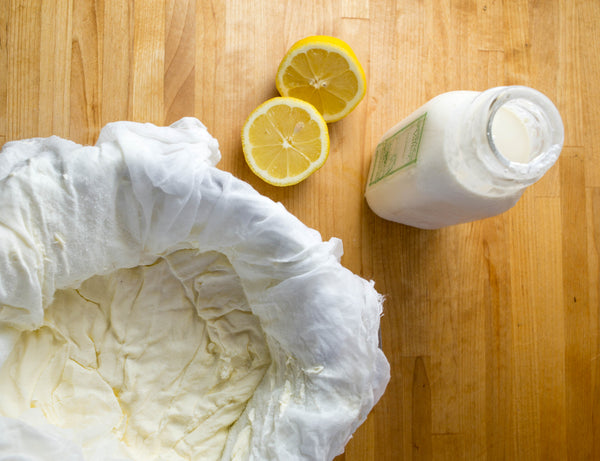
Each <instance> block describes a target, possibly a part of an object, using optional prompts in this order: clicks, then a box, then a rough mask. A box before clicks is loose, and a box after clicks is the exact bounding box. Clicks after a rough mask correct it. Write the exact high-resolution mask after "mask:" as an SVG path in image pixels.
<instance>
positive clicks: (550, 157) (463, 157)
mask: <svg viewBox="0 0 600 461" xmlns="http://www.w3.org/2000/svg"><path fill="white" fill-rule="evenodd" d="M563 140H564V128H563V124H562V120H561V117H560V114H559V112H558V110H557V109H556V107H555V106H554V104H553V103H552V102H551V101H550V100H549V99H548V98H547V97H546V96H544V95H543V94H542V93H540V92H539V91H537V90H534V89H532V88H528V87H524V86H506V87H497V88H491V89H489V90H486V91H483V92H476V91H452V92H449V93H444V94H441V95H439V96H437V97H435V98H433V99H432V100H430V101H429V102H427V103H425V104H424V105H423V106H422V107H420V108H419V109H417V110H416V111H415V112H413V113H412V114H411V115H409V116H408V117H407V118H406V119H404V120H403V121H401V122H400V123H398V124H397V125H396V126H394V127H393V128H391V129H390V130H389V131H388V132H387V133H385V134H384V135H383V137H382V138H381V140H380V141H379V143H378V145H377V148H376V150H375V155H374V157H373V160H372V162H371V168H370V172H369V176H368V178H367V187H366V193H365V197H366V199H367V202H368V204H369V206H370V207H371V209H372V210H373V211H374V212H375V213H376V214H377V215H379V216H380V217H382V218H384V219H388V220H391V221H396V222H399V223H403V224H406V225H409V226H414V227H419V228H423V229H437V228H440V227H445V226H450V225H453V224H459V223H464V222H469V221H474V220H478V219H483V218H487V217H490V216H495V215H498V214H500V213H503V212H504V211H506V210H508V209H510V208H511V207H513V206H514V205H515V204H516V203H517V201H518V200H519V198H520V197H521V195H522V194H523V192H524V191H525V189H526V188H527V187H528V186H530V185H531V184H533V183H535V182H536V181H537V180H539V179H540V178H541V177H542V176H543V175H544V174H545V173H546V171H548V169H550V167H552V165H554V163H555V162H556V160H557V159H558V157H559V155H560V152H561V149H562V145H563Z"/></svg>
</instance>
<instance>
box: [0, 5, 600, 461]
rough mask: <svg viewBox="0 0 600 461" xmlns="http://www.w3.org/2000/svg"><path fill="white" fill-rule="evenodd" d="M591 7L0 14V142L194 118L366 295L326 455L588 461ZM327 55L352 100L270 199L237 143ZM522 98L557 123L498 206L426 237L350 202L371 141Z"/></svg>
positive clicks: (596, 250) (592, 254)
mask: <svg viewBox="0 0 600 461" xmlns="http://www.w3.org/2000/svg"><path fill="white" fill-rule="evenodd" d="M599 21H600V2H598V1H597V0H589V1H570V0H567V1H564V0H563V1H559V0H544V1H536V2H533V1H524V0H523V1H512V0H505V1H504V2H501V1H497V0H472V1H459V0H456V1H437V0H423V1H416V0H402V1H401V0H345V1H325V0H323V1H319V2H317V1H314V0H294V1H286V2H275V1H270V0H253V1H241V0H236V1H227V2H226V1H218V0H213V1H203V0H195V1H194V0H167V1H161V0H96V1H92V0H3V1H2V6H0V69H1V70H0V144H2V143H4V142H5V141H9V140H13V139H19V138H27V137H34V136H48V135H52V134H56V135H59V136H63V137H67V138H70V139H72V140H74V141H77V142H80V143H88V144H93V143H94V142H95V140H96V137H97V135H98V132H99V130H100V128H101V127H102V126H103V125H104V124H106V123H107V122H111V121H114V120H122V119H128V120H136V121H148V122H154V123H157V124H169V123H171V122H173V121H175V120H177V119H179V118H180V117H182V116H185V115H194V116H196V117H198V118H199V119H201V120H202V121H203V122H204V123H205V124H206V125H207V126H208V128H209V130H210V131H211V133H212V134H213V135H214V136H216V137H217V138H218V139H219V141H220V146H221V151H222V154H223V160H222V161H221V164H220V167H221V168H222V169H224V170H227V171H230V172H232V173H233V174H234V175H236V176H238V177H239V178H241V179H243V180H245V181H248V182H249V183H250V184H252V185H253V186H254V187H255V188H256V189H258V190H259V191H260V192H261V193H263V194H265V195H267V196H269V197H271V198H273V199H274V200H276V201H281V202H282V203H283V204H284V205H285V206H286V207H287V208H288V209H289V210H290V211H291V212H292V213H294V214H295V215H296V216H298V217H299V218H300V219H301V220H302V221H304V222H305V223H306V224H308V225H309V226H311V227H314V228H316V229H318V230H319V231H320V232H321V234H322V236H323V238H324V239H328V238H330V237H332V236H336V237H340V238H341V239H343V241H344V246H345V255H344V257H343V263H344V265H346V266H347V267H348V268H350V269H351V270H352V271H354V272H356V273H358V274H360V275H362V276H363V277H365V278H368V279H373V280H374V281H375V282H376V288H377V289H378V290H379V291H380V292H381V293H383V294H385V295H386V297H387V299H386V303H385V315H384V317H383V318H382V336H383V349H384V351H385V353H386V355H387V357H388V359H389V360H390V362H391V366H392V379H391V382H390V384H389V386H388V389H387V392H386V394H385V396H384V397H383V399H382V400H381V401H380V403H379V404H378V405H377V407H376V408H375V410H374V411H373V413H372V414H371V415H370V417H369V419H368V420H367V422H366V423H365V424H364V425H363V426H362V427H361V428H360V429H359V430H358V432H357V433H356V434H355V437H354V438H353V440H352V441H351V442H350V443H349V444H348V446H347V450H346V453H345V454H344V455H342V456H340V457H339V460H345V461H368V460H373V461H375V460H377V461H381V460H412V459H415V460H416V459H437V460H441V459H446V460H461V459H467V460H474V459H490V460H499V459H506V460H552V459H556V460H566V459H570V460H577V461H579V460H587V459H590V460H591V459H595V460H597V459H600V424H599V422H598V421H599V419H600V366H599V360H598V358H599V357H600V347H599V341H600V338H599V328H600V325H599V322H600V316H599V309H598V307H599V297H600V284H599V277H598V274H599V266H600V156H599V151H598V145H600V116H599V111H598V103H599V102H600V89H599V88H600V85H598V83H599V82H600V59H599V58H598V56H599V53H600V48H599V43H600V32H599V31H600V28H599V27H598V25H599ZM316 33H318V34H328V35H335V36H338V37H340V38H343V39H344V40H346V41H347V42H348V43H349V44H350V45H351V46H352V47H353V48H354V50H355V52H356V54H357V55H358V57H359V59H360V60H361V61H362V63H363V65H364V67H365V71H366V73H367V79H368V93H367V96H366V97H365V99H364V100H363V101H362V102H361V104H360V105H359V106H358V108H357V109H356V110H355V111H354V112H353V113H352V114H350V115H349V116H348V117H347V118H346V119H344V120H343V121H340V122H338V123H335V124H332V125H331V126H330V132H331V154H330V157H329V160H328V161H327V163H326V164H325V166H324V167H323V168H322V169H321V170H320V171H318V172H317V173H316V174H314V175H313V176H312V177H310V178H309V179H308V180H307V181H305V182H303V183H301V184H300V185H298V186H294V187H291V188H286V189H278V188H275V187H272V186H269V185H267V184H265V183H263V182H262V181H261V180H260V179H258V178H257V177H255V176H254V175H253V174H252V173H251V172H250V170H249V168H248V167H247V166H246V164H245V163H244V160H243V156H242V150H241V143H240V136H239V133H240V128H241V126H242V124H243V122H244V120H245V118H246V117H247V115H248V114H249V113H250V112H251V110H252V109H254V108H255V107H256V106H257V105H258V104H260V103H261V102H263V101H265V100H266V99H267V98H269V97H271V96H274V95H275V94H276V91H275V86H274V77H275V72H276V69H277V66H278V64H279V61H280V59H281V58H282V56H283V55H284V53H285V51H286V50H287V49H288V47H289V46H290V45H291V44H292V43H294V42H295V41H296V40H297V39H299V38H302V37H304V36H307V35H311V34H316ZM507 84H524V85H529V86H532V87H535V88H537V89H539V90H541V91H542V92H544V93H545V94H547V95H548V96H549V97H550V98H551V99H552V100H553V101H554V102H555V103H556V105H557V107H558V108H559V110H560V112H561V114H562V116H563V120H564V124H565V129H566V139H565V148H564V150H563V153H562V155H561V157H560V160H559V162H558V163H557V165H555V166H554V167H553V168H552V169H551V170H550V172H549V173H548V174H547V175H546V176H545V177H544V178H543V179H542V180H541V181H539V182H538V183H537V184H535V185H534V186H533V187H531V188H530V189H528V191H527V192H526V193H525V195H524V197H523V198H522V199H521V201H520V202H519V203H518V204H517V205H516V206H515V207H514V208H513V209H512V210H510V211H509V212H507V213H505V214H504V215H501V216H498V217H496V218H491V219H487V220H483V221H480V222H475V223H471V224H464V225H458V226H454V227H450V228H446V229H443V230H439V231H423V230H417V229H413V228H409V227H406V226H403V225H399V224H394V223H390V222H385V221H383V220H382V219H379V218H378V217H376V216H375V215H374V214H373V213H372V212H371V211H370V210H369V208H368V206H367V205H366V203H365V201H364V199H363V190H364V186H365V180H366V175H367V171H368V167H369V162H370V159H371V155H372V153H373V150H374V147H375V145H376V143H377V141H378V139H379V137H380V136H381V135H382V134H383V132H384V131H386V130H387V129H388V128H389V127H391V126H392V125H393V124H394V123H396V122H397V121H399V120H401V119H402V118H403V117H404V116H406V115H408V114H409V113H410V112H412V111H413V110H414V109H416V108H417V107H419V106H420V105H421V104H423V103H424V102H426V101H427V100H428V99H430V98H432V97H433V96H435V95H437V94H439V93H443V92H446V91H450V90H456V89H472V90H483V89H486V88H488V87H493V86H498V85H507Z"/></svg>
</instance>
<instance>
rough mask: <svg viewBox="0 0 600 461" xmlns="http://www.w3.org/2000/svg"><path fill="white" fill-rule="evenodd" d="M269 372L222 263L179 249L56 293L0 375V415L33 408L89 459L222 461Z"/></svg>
mask: <svg viewBox="0 0 600 461" xmlns="http://www.w3.org/2000/svg"><path fill="white" fill-rule="evenodd" d="M269 364H270V355H269V350H268V348H267V344H266V342H265V337H264V334H263V331H262V329H261V326H260V323H259V321H258V318H257V317H255V316H254V315H253V314H252V313H251V311H250V308H249V306H248V303H247V300H246V297H245V295H244V292H243V290H242V286H241V284H240V280H239V277H238V276H237V274H236V273H235V271H234V270H233V268H232V266H231V264H230V263H229V261H228V260H227V258H226V257H225V256H224V255H222V254H220V253H217V252H208V253H203V254H198V252H197V251H196V250H179V251H176V252H174V253H172V254H170V255H168V256H166V257H161V258H158V259H157V260H156V262H154V263H153V264H151V265H147V266H139V267H136V268H132V269H121V270H118V271H116V272H114V273H112V274H110V275H105V276H95V277H93V278H91V279H89V280H87V281H85V282H84V283H83V284H82V285H81V286H80V287H78V288H77V289H65V290H60V291H57V292H56V293H55V297H54V301H53V303H52V305H51V306H49V307H48V308H47V309H46V311H45V316H44V322H43V326H42V327H41V328H39V329H36V330H34V331H25V332H23V333H22V334H21V336H20V337H19V340H18V341H17V343H16V345H15V347H14V348H13V350H12V352H11V354H10V355H9V357H8V360H7V361H6V362H5V363H4V365H3V366H2V368H0V395H1V396H2V399H0V414H2V415H5V416H9V417H14V418H24V419H27V416H26V414H27V413H28V412H31V409H38V410H37V411H41V413H42V414H43V416H44V418H45V419H46V420H47V422H49V423H50V424H53V425H55V426H58V427H60V428H64V429H67V430H69V433H70V434H71V437H72V438H74V439H75V441H76V442H77V443H78V444H80V445H81V446H82V448H83V453H84V455H85V456H86V459H90V458H93V455H94V453H96V452H98V451H99V450H105V449H106V447H107V446H112V447H113V450H114V451H115V453H113V456H124V457H128V458H132V459H136V460H148V459H160V460H184V459H185V460H187V459H192V460H194V459H202V460H218V459H220V457H221V454H222V452H223V448H224V446H225V442H226V439H227V434H228V432H229V428H230V427H231V425H232V424H233V423H235V422H236V420H237V419H238V418H239V416H240V414H241V413H242V412H243V410H244V408H245V406H246V403H247V401H248V400H249V399H250V397H251V396H252V395H253V393H254V391H255V389H256V387H257V385H258V384H259V382H260V381H261V379H262V378H263V375H264V373H265V371H266V369H267V367H268V366H269ZM105 455H106V453H105Z"/></svg>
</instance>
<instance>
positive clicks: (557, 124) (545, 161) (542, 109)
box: [485, 85, 564, 179]
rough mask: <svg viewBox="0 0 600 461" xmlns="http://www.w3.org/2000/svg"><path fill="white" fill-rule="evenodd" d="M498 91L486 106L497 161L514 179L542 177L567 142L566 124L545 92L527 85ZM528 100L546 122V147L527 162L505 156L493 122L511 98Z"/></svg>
mask: <svg viewBox="0 0 600 461" xmlns="http://www.w3.org/2000/svg"><path fill="white" fill-rule="evenodd" d="M496 90H497V94H496V96H495V97H494V98H493V99H492V100H491V102H490V103H489V106H488V109H487V111H488V112H487V114H488V116H487V124H486V129H485V131H486V138H487V144H488V145H489V147H490V150H491V152H492V155H493V157H494V160H495V161H497V162H498V163H499V164H500V166H501V168H502V169H503V170H504V172H505V174H506V175H507V176H513V177H515V178H524V179H526V178H535V179H538V178H540V177H541V176H542V175H543V174H544V173H545V172H546V171H547V170H548V169H549V168H550V167H551V166H552V165H553V164H554V163H555V162H556V160H557V159H558V156H559V155H560V152H561V150H562V145H563V142H564V127H563V123H562V119H561V117H560V114H559V112H558V109H557V108H556V106H555V105H554V104H553V103H552V101H551V100H550V99H549V98H548V97H547V96H545V95H544V94H543V93H541V92H539V91H538V90H535V89H533V88H529V87H526V86H519V85H513V86H505V87H498V88H496ZM519 100H522V101H525V102H527V103H529V104H531V105H532V106H533V107H535V108H537V111H536V112H537V115H539V116H540V117H541V118H542V120H539V121H540V122H541V123H543V124H545V125H546V126H545V128H546V131H547V132H546V134H547V135H549V136H550V139H548V140H546V143H545V146H544V148H543V150H541V151H540V152H538V153H537V154H536V155H535V157H534V158H533V159H531V160H530V161H529V162H528V163H520V162H515V161H513V160H510V159H509V158H507V157H505V156H504V155H503V154H502V153H501V152H500V150H499V149H498V147H497V146H496V143H495V142H494V139H493V132H492V124H493V122H494V117H495V116H496V114H497V112H498V110H499V109H500V108H501V107H503V106H505V105H506V104H507V103H509V102H511V101H513V102H514V101H519Z"/></svg>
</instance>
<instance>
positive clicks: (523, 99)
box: [486, 86, 564, 176]
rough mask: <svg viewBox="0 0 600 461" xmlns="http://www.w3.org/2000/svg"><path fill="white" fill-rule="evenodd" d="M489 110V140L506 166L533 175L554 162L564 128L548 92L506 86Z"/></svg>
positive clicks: (487, 128) (512, 171)
mask: <svg viewBox="0 0 600 461" xmlns="http://www.w3.org/2000/svg"><path fill="white" fill-rule="evenodd" d="M488 111H489V112H488V114H489V115H488V122H487V127H486V135H487V142H488V144H489V147H490V149H491V151H492V153H493V155H494V157H495V158H496V159H497V161H498V162H499V163H500V164H501V165H502V167H503V168H505V169H506V170H508V171H510V172H511V173H513V174H515V175H517V176H522V175H524V176H531V175H532V174H535V173H536V172H537V171H540V170H542V174H543V172H545V171H546V170H547V169H548V168H549V167H550V166H552V164H554V162H555V161H556V159H557V158H558V155H559V154H560V151H561V149H562V144H563V138H564V129H563V124H562V120H561V118H560V114H559V113H558V110H557V109H556V107H555V106H554V104H552V102H551V101H550V100H549V99H548V98H547V97H546V96H544V95H543V94H542V93H540V92H538V91H536V90H533V89H531V88H527V87H519V86H512V87H506V88H505V89H504V90H503V91H501V92H500V93H499V94H498V96H497V97H496V98H494V99H493V100H492V102H491V104H490V105H489V108H488Z"/></svg>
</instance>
